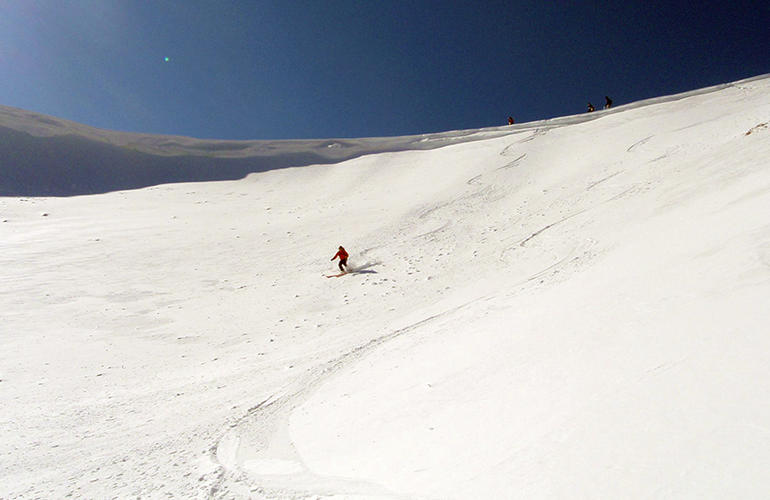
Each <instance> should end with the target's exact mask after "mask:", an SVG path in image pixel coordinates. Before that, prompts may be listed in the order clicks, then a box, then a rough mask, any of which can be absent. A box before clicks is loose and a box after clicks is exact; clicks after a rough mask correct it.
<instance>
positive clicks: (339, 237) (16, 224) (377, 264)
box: [0, 75, 770, 500]
mask: <svg viewBox="0 0 770 500" xmlns="http://www.w3.org/2000/svg"><path fill="white" fill-rule="evenodd" d="M769 158H770V76H767V75H765V76H762V77H757V78H753V79H749V80H744V81H741V82H735V83H732V84H726V85H722V86H719V87H713V88H709V89H703V90H699V91H694V92H690V93H687V94H680V95H676V96H668V97H662V98H659V99H652V100H648V101H644V102H639V103H633V104H629V105H625V106H618V107H616V108H614V109H611V110H606V111H599V112H595V113H591V114H584V115H579V116H571V117H564V118H559V119H554V120H547V121H542V122H535V123H525V124H520V125H514V126H510V127H497V128H489V129H481V130H471V131H456V132H447V133H444V134H429V135H423V136H412V137H394V138H372V139H344V140H343V139H340V140H318V141H215V140H199V139H190V138H182V137H161V136H149V135H142V134H129V133H118V132H110V131H103V130H97V129H93V128H90V127H86V126H83V125H78V124H75V123H72V122H66V121H64V120H60V119H55V118H51V117H45V116H42V115H38V114H35V113H30V112H26V111H22V110H18V109H14V108H7V107H0V195H2V197H0V269H2V270H3V272H2V274H1V275H0V276H2V285H3V287H2V292H0V310H1V311H2V321H1V322H0V435H2V436H3V438H2V441H1V443H2V444H0V498H41V497H42V498H63V497H66V496H70V497H72V498H106V497H109V498H112V497H119V498H125V497H142V498H161V497H178V498H190V497H203V498H208V497H212V498H277V499H289V498H291V499H297V498H307V499H336V500H339V499H405V498H414V499H471V498H473V499H504V498H649V497H654V498H660V497H663V498H671V497H675V498H682V497H688V498H764V497H765V496H766V494H767V492H768V491H770V479H768V478H769V477H770V476H769V475H768V474H767V470H770V160H769ZM193 181H195V182H193ZM199 181H206V182H199ZM214 181H216V182H214ZM70 195H81V196H70ZM339 245H344V246H345V248H346V249H347V250H348V251H349V252H350V254H351V259H350V262H351V264H352V265H353V268H354V269H355V272H352V273H350V274H347V275H344V276H341V277H334V278H326V277H324V276H325V275H333V274H334V271H335V269H336V263H334V262H330V260H329V259H330V258H331V257H332V255H334V253H335V252H336V250H337V247H338V246H339Z"/></svg>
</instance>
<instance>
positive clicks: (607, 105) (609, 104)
mask: <svg viewBox="0 0 770 500" xmlns="http://www.w3.org/2000/svg"><path fill="white" fill-rule="evenodd" d="M611 107H612V99H610V98H609V97H608V96H604V109H610V108H611Z"/></svg>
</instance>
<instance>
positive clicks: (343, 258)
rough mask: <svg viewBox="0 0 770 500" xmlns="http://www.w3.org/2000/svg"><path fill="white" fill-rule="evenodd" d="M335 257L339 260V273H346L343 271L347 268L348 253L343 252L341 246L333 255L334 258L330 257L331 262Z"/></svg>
mask: <svg viewBox="0 0 770 500" xmlns="http://www.w3.org/2000/svg"><path fill="white" fill-rule="evenodd" d="M337 257H339V258H340V263H339V267H340V271H342V272H343V273H346V272H348V270H347V269H345V267H347V266H348V253H347V252H346V251H345V249H344V248H342V246H340V249H339V250H338V251H337V253H335V254H334V257H332V259H331V260H334V259H336V258H337ZM343 266H345V267H343Z"/></svg>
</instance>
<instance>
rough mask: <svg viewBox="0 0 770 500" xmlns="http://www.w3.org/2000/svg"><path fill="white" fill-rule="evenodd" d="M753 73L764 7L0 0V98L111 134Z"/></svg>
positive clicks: (369, 116)
mask: <svg viewBox="0 0 770 500" xmlns="http://www.w3.org/2000/svg"><path fill="white" fill-rule="evenodd" d="M166 57H168V58H169V60H168V62H166V61H165V60H164V58H166ZM767 72H770V1H769V0H763V1H755V2H747V1H720V2H709V1H702V2H693V1H692V0H690V1H668V2H657V1H654V0H645V1H635V0H624V1H611V2H599V1H585V2H570V1H544V0H533V1H495V0H490V1H484V0H475V1H451V0H435V1H433V0H387V1H378V0H307V1H293V0H276V1H257V0H252V1H236V0H232V1H227V0H219V1H215V0H209V1H202V0H201V1H199V0H178V1H164V0H151V1H150V0H147V1H144V0H121V1H118V0H67V1H65V0H0V104H4V105H8V106H15V107H19V108H24V109H28V110H33V111H38V112H41V113H45V114H49V115H54V116H58V117H62V118H67V119H70V120H74V121H77V122H81V123H85V124H88V125H93V126H96V127H101V128H107V129H114V130H126V131H136V132H148V133H164V134H179V135H189V136H194V137H203V138H222V139H293V138H296V139H299V138H325V137H370V136H386V135H405V134H416V133H423V132H435V131H443V130H455V129H466V128H477V127H485V126H495V125H502V124H505V123H506V119H507V117H508V115H513V116H514V117H515V118H516V120H517V122H524V121H531V120H537V119H542V118H550V117H554V116H562V115H568V114H574V113H580V112H583V111H584V110H585V107H586V103H587V102H588V101H589V100H590V101H592V102H593V103H594V104H595V105H597V107H599V106H601V105H602V104H603V102H604V95H605V94H608V95H610V96H611V97H612V98H613V99H614V100H615V103H616V104H622V103H625V102H630V101H635V100H639V99H644V98H648V97H655V96H659V95H665V94H671V93H677V92H682V91H686V90H692V89H695V88H700V87H705V86H709V85H714V84H718V83H724V82H728V81H732V80H737V79H741V78H747V77H750V76H755V75H758V74H762V73H767Z"/></svg>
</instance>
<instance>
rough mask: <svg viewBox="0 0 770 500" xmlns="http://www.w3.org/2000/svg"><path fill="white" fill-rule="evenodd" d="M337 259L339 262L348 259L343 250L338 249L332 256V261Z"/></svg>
mask: <svg viewBox="0 0 770 500" xmlns="http://www.w3.org/2000/svg"><path fill="white" fill-rule="evenodd" d="M337 257H339V258H340V260H345V259H347V258H348V253H347V252H346V251H345V249H344V248H340V251H339V252H337V253H335V254H334V257H332V260H334V259H336V258H337Z"/></svg>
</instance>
